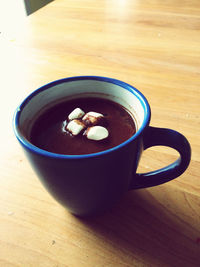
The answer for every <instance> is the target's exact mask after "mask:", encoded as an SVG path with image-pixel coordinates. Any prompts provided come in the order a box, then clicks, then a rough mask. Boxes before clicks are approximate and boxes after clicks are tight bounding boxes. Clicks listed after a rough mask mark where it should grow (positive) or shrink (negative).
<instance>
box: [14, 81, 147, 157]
mask: <svg viewBox="0 0 200 267" xmlns="http://www.w3.org/2000/svg"><path fill="white" fill-rule="evenodd" d="M78 80H96V81H101V82H108V83H112V84H116V85H118V86H120V87H123V88H124V89H126V90H128V91H129V92H131V93H132V94H134V95H135V96H136V97H137V99H138V100H139V101H140V103H141V105H142V107H143V109H144V120H143V122H142V125H141V126H140V128H139V129H138V131H137V132H136V133H135V134H134V135H133V136H131V137H130V138H129V139H127V140H126V141H124V142H123V143H121V144H119V145H117V146H115V147H112V148H110V149H106V150H103V151H100V152H96V153H91V154H82V155H67V154H58V153H53V152H49V151H46V150H44V149H41V148H39V147H37V146H35V145H33V144H32V143H31V142H30V141H28V140H27V139H26V138H24V136H23V135H22V134H21V133H20V131H19V130H18V128H19V117H20V113H21V111H22V110H23V108H24V107H25V106H26V104H27V103H28V102H29V101H30V100H31V99H32V98H33V97H34V96H35V95H37V94H38V93H39V92H42V91H44V90H47V89H48V88H51V87H52V86H55V85H58V84H61V83H64V82H71V81H78ZM150 118H151V109H150V105H149V103H148V101H147V99H146V97H145V96H144V95H143V94H142V93H141V92H140V91H139V90H138V89H136V88H135V87H134V86H132V85H130V84H128V83H126V82H123V81H120V80H117V79H115V78H109V77H104V76H73V77H67V78H61V79H58V80H55V81H52V82H49V83H47V84H45V85H43V86H41V87H39V88H37V89H36V90H34V91H33V92H32V93H30V94H29V95H28V96H27V97H26V98H25V99H24V100H23V101H22V103H21V104H20V105H19V106H18V107H17V109H16V110H15V113H14V116H13V130H14V133H15V136H16V137H17V139H18V141H19V142H20V143H21V144H22V145H23V146H24V147H25V148H27V149H28V150H29V151H31V152H33V153H36V154H39V155H43V156H47V157H51V158H60V159H61V158H62V159H84V158H94V157H96V156H100V155H106V154H108V153H111V152H114V151H116V150H118V149H120V148H122V147H124V146H126V145H127V144H129V143H130V142H132V141H133V140H135V139H137V138H138V137H139V136H140V135H141V134H142V132H143V131H144V130H145V129H146V127H147V126H148V125H149V122H150Z"/></svg>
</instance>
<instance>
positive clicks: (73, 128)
mask: <svg viewBox="0 0 200 267" xmlns="http://www.w3.org/2000/svg"><path fill="white" fill-rule="evenodd" d="M84 128H85V124H84V123H83V122H81V121H79V120H72V121H70V122H69V123H68V124H67V127H66V129H67V130H68V131H69V132H70V133H72V134H73V135H78V134H79V133H80V132H81V131H82V130H83V129H84Z"/></svg>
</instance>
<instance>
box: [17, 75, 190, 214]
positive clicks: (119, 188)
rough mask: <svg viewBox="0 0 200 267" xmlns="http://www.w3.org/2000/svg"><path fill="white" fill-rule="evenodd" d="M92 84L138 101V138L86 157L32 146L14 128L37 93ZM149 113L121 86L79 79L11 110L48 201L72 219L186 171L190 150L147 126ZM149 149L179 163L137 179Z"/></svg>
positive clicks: (169, 133)
mask: <svg viewBox="0 0 200 267" xmlns="http://www.w3.org/2000/svg"><path fill="white" fill-rule="evenodd" d="M81 80H82V81H84V80H96V81H100V82H106V83H111V84H115V85H118V86H120V87H121V88H120V89H118V90H128V91H129V92H130V93H131V94H133V95H134V96H135V97H137V99H138V100H139V101H140V104H141V106H142V108H143V111H144V120H143V122H142V125H141V127H140V128H139V130H138V131H137V133H136V134H135V135H134V136H132V137H131V138H130V139H128V140H127V141H125V142H124V143H122V144H120V145H118V146H116V147H114V148H111V149H109V150H105V151H102V152H99V153H94V154H89V155H61V154H55V153H51V152H48V151H45V150H42V149H40V148H37V147H36V146H34V145H32V144H31V143H30V142H29V141H28V140H27V139H26V138H24V136H23V135H22V133H21V131H20V129H19V128H20V127H19V119H20V115H21V113H22V112H23V109H24V107H25V106H26V105H27V104H28V103H29V101H31V100H32V99H33V97H34V96H36V95H37V94H38V93H40V92H42V91H44V90H48V89H49V88H51V87H53V86H55V85H59V84H62V83H68V82H72V81H81ZM150 117H151V111H150V107H149V104H148V102H147V100H146V98H145V97H144V96H143V94H142V93H141V92H139V91H138V90H137V89H136V88H134V87H133V86H131V85H129V84H127V83H124V82H122V81H119V80H116V79H111V78H107V77H99V76H78V77H71V78H65V79H60V80H57V81H54V82H51V83H48V84H46V85H44V86H42V87H40V88H39V89H37V90H35V91H34V92H33V93H32V94H30V95H29V96H28V97H27V98H26V99H25V100H24V101H23V102H22V104H21V105H20V106H19V107H18V108H17V109H16V112H15V114H14V119H13V129H14V132H15V135H16V137H17V139H18V140H19V142H20V144H21V145H22V147H23V148H24V150H25V153H26V155H27V157H28V158H29V160H30V162H31V164H32V166H33V168H34V170H35V172H36V173H37V175H38V177H39V179H40V180H41V182H42V183H43V184H44V186H45V188H46V189H47V190H48V191H49V192H50V193H51V194H52V196H53V197H54V198H55V199H56V200H57V201H59V202H60V203H61V204H62V205H64V206H65V207H67V209H68V210H69V211H70V212H72V213H73V214H76V215H79V216H86V215H91V214H95V213H98V212H103V211H105V210H107V209H108V208H110V207H112V206H113V205H114V204H115V203H117V202H118V201H119V200H120V198H121V196H122V195H123V194H124V193H126V192H127V191H128V190H130V189H138V188H145V187H149V186H156V185H159V184H162V183H165V182H168V181H170V180H172V179H174V178H176V177H178V176H180V175H181V174H182V173H183V172H184V171H185V170H186V168H187V167H188V165H189V162H190V157H191V149H190V145H189V143H188V141H187V140H186V138H185V137H184V136H183V135H181V134H180V133H178V132H176V131H173V130H170V129H162V128H153V127H150V126H149V122H150ZM154 145H164V146H169V147H172V148H174V149H176V150H177V151H178V152H179V154H180V158H179V159H178V160H177V161H175V162H174V163H173V164H171V165H169V166H167V167H165V168H162V169H160V170H157V171H154V172H150V173H146V174H137V173H136V170H137V167H138V163H139V159H140V157H141V155H142V151H143V150H144V149H147V148H149V147H151V146H154Z"/></svg>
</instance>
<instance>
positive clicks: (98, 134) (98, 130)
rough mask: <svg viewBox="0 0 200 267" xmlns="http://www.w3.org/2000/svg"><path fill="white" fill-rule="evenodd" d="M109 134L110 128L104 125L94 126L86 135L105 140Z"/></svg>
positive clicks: (89, 137) (90, 137)
mask: <svg viewBox="0 0 200 267" xmlns="http://www.w3.org/2000/svg"><path fill="white" fill-rule="evenodd" d="M108 135H109V133H108V130H107V129H106V128H104V127H102V126H92V127H89V128H88V129H87V131H86V136H87V138H88V139H90V140H96V141H98V140H103V139H105V138H107V137H108Z"/></svg>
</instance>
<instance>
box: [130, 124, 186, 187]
mask: <svg viewBox="0 0 200 267" xmlns="http://www.w3.org/2000/svg"><path fill="white" fill-rule="evenodd" d="M143 144H144V150H145V149H147V148H149V147H152V146H168V147H171V148H174V149H175V150H177V151H178V152H179V154H180V157H179V158H178V159H177V160H176V161H175V162H174V163H172V164H170V165H168V166H166V167H164V168H162V169H159V170H156V171H152V172H147V173H136V176H135V175H134V179H133V180H132V183H131V185H130V189H139V188H145V187H151V186H156V185H160V184H163V183H166V182H168V181H170V180H173V179H174V178H176V177H178V176H180V175H181V174H182V173H183V172H184V171H185V170H186V169H187V167H188V165H189V163H190V159H191V148H190V144H189V142H188V141H187V139H186V138H185V137H184V136H183V135H182V134H180V133H179V132H176V131H174V130H171V129H164V128H156V127H151V126H149V127H148V128H147V130H146V132H145V133H144V136H143Z"/></svg>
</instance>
